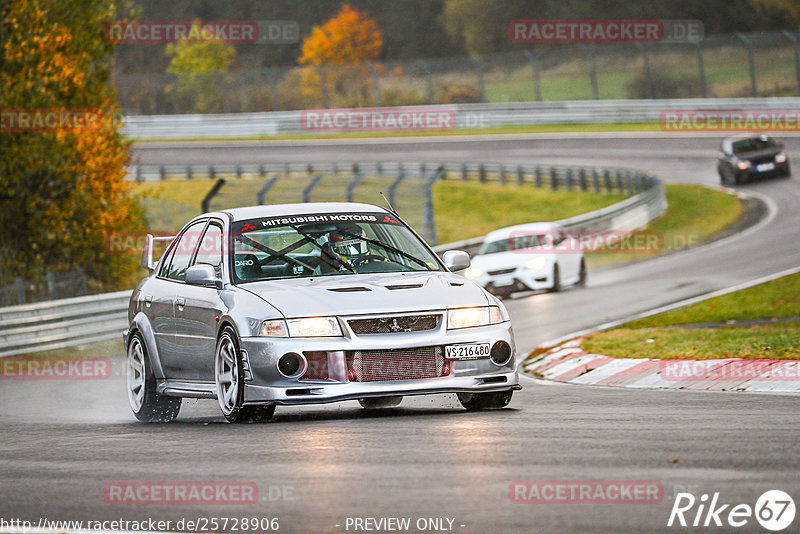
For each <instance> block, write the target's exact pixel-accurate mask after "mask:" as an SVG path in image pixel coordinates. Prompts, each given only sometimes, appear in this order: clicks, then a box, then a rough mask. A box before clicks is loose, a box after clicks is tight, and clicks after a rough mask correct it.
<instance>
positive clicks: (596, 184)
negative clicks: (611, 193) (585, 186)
mask: <svg viewBox="0 0 800 534" xmlns="http://www.w3.org/2000/svg"><path fill="white" fill-rule="evenodd" d="M592 187H593V188H594V192H595V193H599V192H600V173H599V172H597V169H592Z"/></svg>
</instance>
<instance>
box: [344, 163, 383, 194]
mask: <svg viewBox="0 0 800 534" xmlns="http://www.w3.org/2000/svg"><path fill="white" fill-rule="evenodd" d="M378 174H380V171H378ZM353 175H355V178H353V181H352V182H350V183H349V184H348V185H347V201H348V202H352V201H353V196H354V195H355V190H356V187H358V184H360V183H361V180H363V179H364V173H362V172H361V171H360V170H359V168H358V163H353Z"/></svg>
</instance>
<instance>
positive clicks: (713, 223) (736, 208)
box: [586, 185, 743, 268]
mask: <svg viewBox="0 0 800 534" xmlns="http://www.w3.org/2000/svg"><path fill="white" fill-rule="evenodd" d="M665 188H666V195H667V202H668V207H667V210H666V212H664V214H663V215H662V216H661V217H659V218H657V219H655V220H653V221H651V222H650V224H648V225H647V227H646V228H645V231H646V233H655V234H656V235H657V236H660V237H661V240H662V244H663V247H662V246H661V245H660V246H659V247H658V250H656V251H655V252H653V251H651V250H650V249H648V250H643V251H641V252H633V253H603V252H593V253H589V254H587V255H586V263H587V265H588V266H589V267H590V268H591V267H599V266H604V265H611V264H615V263H621V262H626V261H633V260H637V259H642V258H647V257H652V256H653V255H655V254H660V253H664V252H670V251H673V250H678V249H682V248H688V247H691V246H696V245H698V244H700V243H702V242H703V241H704V240H706V239H708V238H709V237H711V236H712V235H714V234H716V233H718V232H720V231H721V230H724V229H725V228H727V227H728V226H730V225H731V224H733V223H734V222H736V221H737V220H738V219H739V217H740V216H741V215H742V210H743V208H742V203H741V202H740V201H739V199H738V198H736V196H734V195H730V194H727V193H723V192H720V191H717V190H714V189H709V188H707V187H703V186H700V185H666V186H665Z"/></svg>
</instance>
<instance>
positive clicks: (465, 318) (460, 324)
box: [447, 306, 503, 330]
mask: <svg viewBox="0 0 800 534" xmlns="http://www.w3.org/2000/svg"><path fill="white" fill-rule="evenodd" d="M502 322H503V314H502V313H501V312H500V308H499V307H497V306H481V307H480V308H455V309H452V310H447V328H448V330H455V329H458V328H472V327H474V326H486V325H490V324H497V323H502Z"/></svg>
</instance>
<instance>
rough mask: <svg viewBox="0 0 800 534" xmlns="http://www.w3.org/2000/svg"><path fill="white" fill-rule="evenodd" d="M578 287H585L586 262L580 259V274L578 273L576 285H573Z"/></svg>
mask: <svg viewBox="0 0 800 534" xmlns="http://www.w3.org/2000/svg"><path fill="white" fill-rule="evenodd" d="M575 285H576V286H578V287H586V260H584V259H583V258H581V268H580V272H579V273H578V283H577V284H575Z"/></svg>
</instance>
